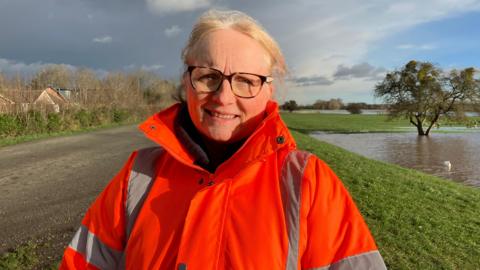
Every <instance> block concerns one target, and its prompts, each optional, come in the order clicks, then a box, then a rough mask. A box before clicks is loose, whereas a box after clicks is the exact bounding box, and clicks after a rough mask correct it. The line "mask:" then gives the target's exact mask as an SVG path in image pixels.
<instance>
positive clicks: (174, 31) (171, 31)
mask: <svg viewBox="0 0 480 270" xmlns="http://www.w3.org/2000/svg"><path fill="white" fill-rule="evenodd" d="M181 31H182V29H181V28H180V27H179V26H178V25H172V26H171V27H169V28H167V29H165V31H163V32H164V33H165V36H167V37H174V36H176V35H178V34H179V33H180V32H181Z"/></svg>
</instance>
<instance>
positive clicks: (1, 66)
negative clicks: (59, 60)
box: [0, 58, 76, 76]
mask: <svg viewBox="0 0 480 270" xmlns="http://www.w3.org/2000/svg"><path fill="white" fill-rule="evenodd" d="M50 65H54V64H53V63H43V62H35V63H24V62H20V61H14V60H9V59H5V58H0V72H2V73H4V74H7V75H15V74H20V75H27V76H31V75H33V74H35V73H36V72H37V71H39V70H41V69H43V68H46V67H48V66H50ZM61 65H62V66H65V67H67V68H68V69H70V70H75V69H76V67H75V66H72V65H68V64H61Z"/></svg>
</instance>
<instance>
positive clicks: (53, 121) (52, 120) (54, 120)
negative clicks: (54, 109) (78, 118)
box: [47, 113, 63, 133]
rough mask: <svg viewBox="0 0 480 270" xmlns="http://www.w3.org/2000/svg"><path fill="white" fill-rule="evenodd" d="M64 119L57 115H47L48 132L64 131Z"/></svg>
mask: <svg viewBox="0 0 480 270" xmlns="http://www.w3.org/2000/svg"><path fill="white" fill-rule="evenodd" d="M62 122H63V121H62V118H61V117H60V115H59V114H57V113H49V114H48V115H47V131H48V132H49V133H51V132H57V131H60V130H62Z"/></svg>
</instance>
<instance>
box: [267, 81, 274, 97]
mask: <svg viewBox="0 0 480 270" xmlns="http://www.w3.org/2000/svg"><path fill="white" fill-rule="evenodd" d="M267 86H268V91H269V92H270V100H273V99H274V96H275V84H274V83H269V84H268V85H267Z"/></svg>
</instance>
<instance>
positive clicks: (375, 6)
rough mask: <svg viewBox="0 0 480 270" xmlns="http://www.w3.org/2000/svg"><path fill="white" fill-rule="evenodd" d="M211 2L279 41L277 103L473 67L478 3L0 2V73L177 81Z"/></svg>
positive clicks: (361, 97)
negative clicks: (412, 73)
mask: <svg viewBox="0 0 480 270" xmlns="http://www.w3.org/2000/svg"><path fill="white" fill-rule="evenodd" d="M211 8H216V9H235V10H240V11H243V12H245V13H247V14H248V15H250V16H252V17H253V18H254V19H256V20H257V21H258V22H259V23H260V24H261V25H263V27H264V28H265V29H266V30H267V31H268V32H269V33H270V34H271V35H272V36H273V38H274V39H275V40H276V41H277V42H278V44H279V46H280V48H281V50H282V52H283V54H284V56H285V59H286V62H287V65H288V67H289V74H288V78H287V79H286V80H285V82H284V83H282V84H278V85H277V93H276V98H277V100H278V101H279V102H284V101H286V100H291V99H293V100H296V101H297V103H299V104H304V105H306V104H312V103H313V102H315V101H316V100H318V99H322V100H328V99H331V98H341V99H342V100H343V101H344V102H346V103H347V102H367V103H381V100H380V99H378V98H374V96H373V89H374V87H375V84H377V83H379V82H380V81H381V80H382V78H383V77H384V76H385V74H386V73H387V72H389V71H393V70H394V69H400V68H401V67H402V66H404V65H405V64H406V63H407V62H408V61H410V60H420V61H429V62H432V63H434V64H436V65H438V66H439V67H441V68H442V69H444V70H450V69H461V68H466V67H475V68H477V69H480V0H424V1H413V0H412V1H410V0H407V1H399V0H397V1H387V0H364V1H352V0H337V1H320V0H298V1H292V0H275V1H274V0H265V1H254V0H244V1H231V0H198V1H196V0H42V1H38V0H0V72H3V73H6V74H15V73H18V72H20V73H22V74H33V73H34V72H36V71H38V70H39V69H41V68H42V67H45V66H46V65H48V64H65V65H68V66H70V67H71V68H72V69H74V68H78V67H88V68H91V69H94V70H96V71H97V72H98V73H99V74H102V73H105V72H109V71H126V72H128V71H133V70H136V69H139V68H142V69H145V70H149V71H152V72H155V73H158V74H160V75H161V76H162V77H164V78H165V79H172V80H177V81H178V80H179V78H180V75H181V74H182V71H183V65H182V62H181V60H180V53H181V50H182V48H183V47H184V46H185V43H186V41H187V38H188V36H189V34H190V30H191V28H192V26H193V24H194V23H195V21H196V19H197V18H198V16H199V15H201V14H202V13H203V12H205V11H206V10H208V9H211Z"/></svg>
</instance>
